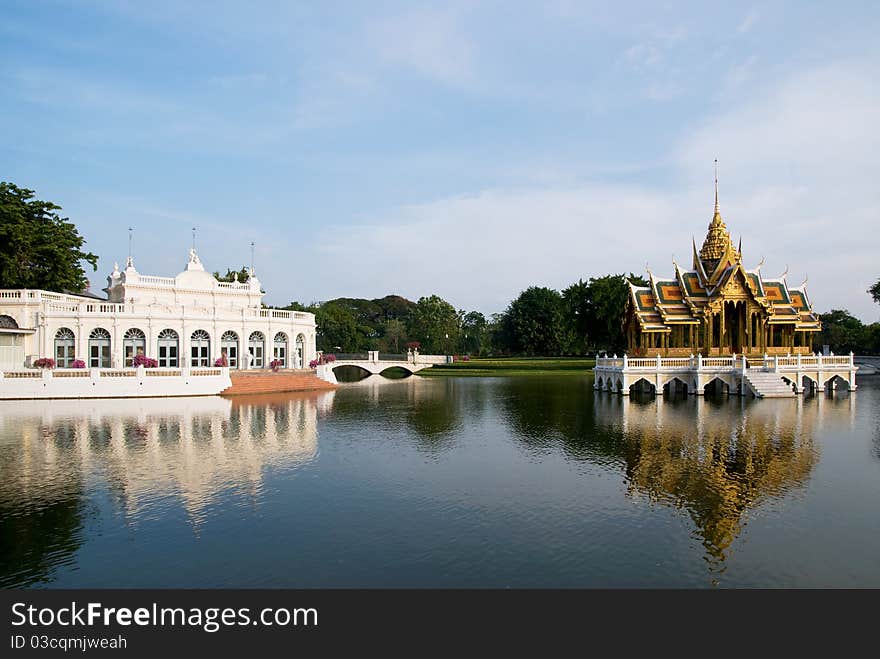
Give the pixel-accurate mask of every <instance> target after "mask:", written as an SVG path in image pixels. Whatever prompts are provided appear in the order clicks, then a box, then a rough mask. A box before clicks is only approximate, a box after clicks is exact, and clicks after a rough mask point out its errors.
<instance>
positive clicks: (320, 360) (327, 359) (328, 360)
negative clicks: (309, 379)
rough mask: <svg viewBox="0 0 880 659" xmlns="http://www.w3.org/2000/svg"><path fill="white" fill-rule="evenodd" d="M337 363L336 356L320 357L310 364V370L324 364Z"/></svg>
mask: <svg viewBox="0 0 880 659" xmlns="http://www.w3.org/2000/svg"><path fill="white" fill-rule="evenodd" d="M335 361H336V355H333V354H330V355H319V356H318V358H317V359H313V360H312V361H310V362H309V368H317V367H318V366H321V365H322V364H332V363H333V362H335Z"/></svg>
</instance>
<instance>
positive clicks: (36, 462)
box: [0, 392, 332, 521]
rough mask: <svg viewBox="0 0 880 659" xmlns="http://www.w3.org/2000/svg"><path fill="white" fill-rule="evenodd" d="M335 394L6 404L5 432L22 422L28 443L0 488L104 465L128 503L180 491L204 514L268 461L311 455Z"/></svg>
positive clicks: (129, 507)
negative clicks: (323, 404) (322, 405)
mask: <svg viewBox="0 0 880 659" xmlns="http://www.w3.org/2000/svg"><path fill="white" fill-rule="evenodd" d="M327 395H328V393H322V394H318V395H315V394H310V395H304V396H295V395H294V396H291V395H285V396H275V397H272V398H271V399H266V398H265V397H257V398H258V399H259V400H256V399H254V400H252V399H249V398H240V399H236V400H235V401H233V400H230V399H226V398H220V397H216V396H210V397H196V398H188V399H182V398H168V399H119V400H88V401H87V400H76V401H57V402H53V404H52V405H51V406H47V405H45V403H43V402H38V401H21V402H17V403H15V404H11V403H3V404H0V434H2V430H3V427H4V426H7V427H8V426H15V428H16V432H15V434H16V435H19V436H21V437H22V445H21V447H20V448H19V449H18V450H16V451H15V452H14V453H13V455H12V458H11V461H10V460H8V461H7V468H6V469H5V472H6V475H5V478H4V482H3V483H2V484H0V489H2V490H5V492H4V498H6V494H8V493H10V492H13V491H14V492H15V494H16V496H18V497H28V496H29V495H28V492H29V491H31V490H33V491H34V492H36V491H39V496H40V497H45V496H47V481H49V480H50V479H52V478H53V477H54V478H57V474H59V473H67V474H69V476H70V477H76V478H77V480H80V481H81V477H82V475H83V474H104V475H106V479H107V484H108V487H109V489H110V491H111V492H113V493H114V494H115V495H116V496H117V497H118V498H119V499H120V500H121V501H122V502H123V504H124V506H125V509H126V511H127V512H129V513H134V512H135V511H137V510H139V509H141V508H143V507H145V506H148V505H150V503H151V502H154V501H156V500H157V498H160V497H162V496H163V495H165V496H173V497H175V496H176V497H180V499H181V500H182V501H183V504H184V507H185V508H186V511H187V513H188V514H189V515H190V517H191V519H193V520H194V521H198V519H200V518H201V517H202V516H203V515H204V513H205V509H206V508H207V507H208V506H210V504H211V503H212V501H213V500H214V498H215V496H216V495H217V494H218V493H219V492H221V491H227V490H229V489H233V490H241V491H242V492H244V493H245V494H247V495H250V496H254V495H256V494H258V492H259V489H260V487H261V486H262V480H263V471H264V469H265V468H267V467H272V466H279V467H290V466H291V465H294V466H295V465H299V464H303V463H307V462H309V461H310V460H312V459H313V458H314V457H315V455H316V453H317V434H318V433H317V416H318V399H319V398H320V397H322V396H327ZM329 395H332V392H329ZM59 487H63V484H61V483H59Z"/></svg>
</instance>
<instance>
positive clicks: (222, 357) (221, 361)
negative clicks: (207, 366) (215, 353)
mask: <svg viewBox="0 0 880 659" xmlns="http://www.w3.org/2000/svg"><path fill="white" fill-rule="evenodd" d="M214 366H229V362H228V361H227V359H226V355H220V356H219V357H217V359H215V360H214Z"/></svg>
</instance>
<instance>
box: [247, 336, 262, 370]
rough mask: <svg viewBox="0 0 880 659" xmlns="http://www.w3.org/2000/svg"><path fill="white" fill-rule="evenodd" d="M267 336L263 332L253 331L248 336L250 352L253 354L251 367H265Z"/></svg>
mask: <svg viewBox="0 0 880 659" xmlns="http://www.w3.org/2000/svg"><path fill="white" fill-rule="evenodd" d="M265 350H266V337H265V336H263V333H262V332H251V335H250V337H249V338H248V353H250V356H251V368H263V366H264V365H265V359H264V355H265Z"/></svg>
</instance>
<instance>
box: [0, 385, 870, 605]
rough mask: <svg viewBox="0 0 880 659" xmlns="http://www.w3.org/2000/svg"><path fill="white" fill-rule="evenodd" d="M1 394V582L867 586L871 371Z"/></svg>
mask: <svg viewBox="0 0 880 659" xmlns="http://www.w3.org/2000/svg"><path fill="white" fill-rule="evenodd" d="M592 382H593V381H592V376H590V375H586V376H570V375H569V376H559V377H554V376H547V377H537V376H535V377H518V378H517V377H496V378H473V377H448V378H447V377H443V378H422V377H419V376H413V377H409V378H405V379H397V380H390V379H385V378H382V377H381V376H372V377H370V378H367V379H365V380H362V381H360V382H356V383H347V384H343V385H342V386H341V387H340V388H339V389H338V390H336V391H333V392H322V393H314V394H285V395H272V396H266V397H261V396H257V397H247V396H246V397H239V398H235V399H224V398H219V397H205V398H189V399H179V398H178V399H128V400H80V401H72V400H68V401H60V400H59V401H51V402H39V401H15V402H12V401H3V402H0V538H2V546H0V586H3V587H53V588H54V587H257V588H262V587H395V588H397V587H493V588H522V587H699V588H702V587H707V588H711V587H866V586H871V587H878V586H880V514H878V508H877V505H878V501H880V383H878V381H877V378H876V377H874V378H871V377H865V378H862V379H861V380H860V382H859V384H860V387H859V390H858V391H857V392H855V393H853V394H849V393H847V392H837V393H836V394H835V395H834V396H826V395H824V394H823V395H819V396H815V397H806V398H797V399H775V400H752V399H741V398H739V397H730V398H718V399H712V398H707V399H705V400H704V399H702V398H698V397H681V398H677V399H668V398H667V399H662V398H660V399H654V398H653V397H649V398H647V399H637V398H633V399H632V400H627V399H625V398H621V397H617V396H615V395H612V394H609V393H602V392H595V391H594V390H593V388H592Z"/></svg>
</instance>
